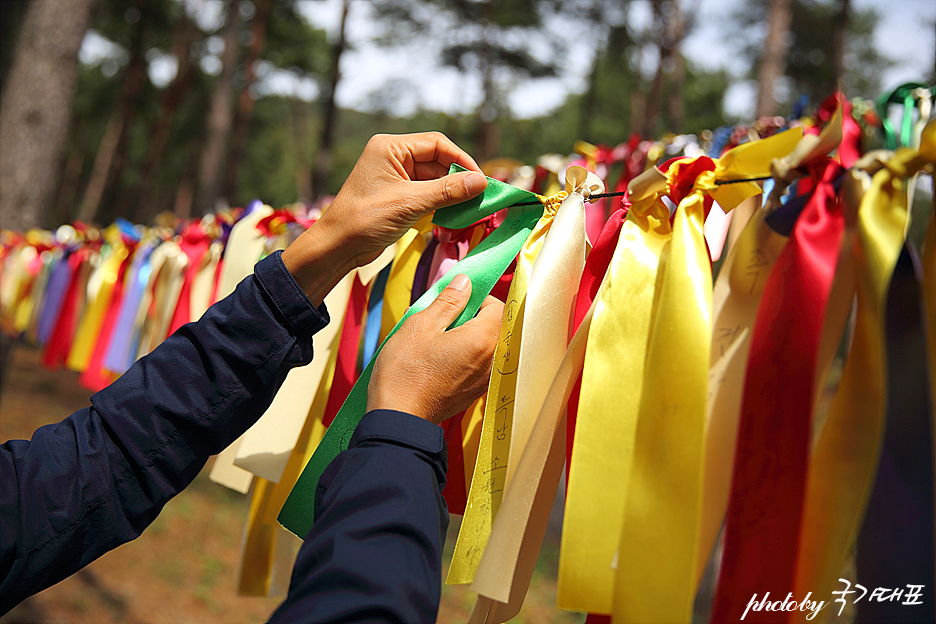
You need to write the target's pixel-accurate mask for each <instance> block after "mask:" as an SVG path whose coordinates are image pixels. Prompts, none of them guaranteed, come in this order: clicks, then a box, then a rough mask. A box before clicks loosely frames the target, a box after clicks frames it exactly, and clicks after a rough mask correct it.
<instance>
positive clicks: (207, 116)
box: [0, 0, 936, 624]
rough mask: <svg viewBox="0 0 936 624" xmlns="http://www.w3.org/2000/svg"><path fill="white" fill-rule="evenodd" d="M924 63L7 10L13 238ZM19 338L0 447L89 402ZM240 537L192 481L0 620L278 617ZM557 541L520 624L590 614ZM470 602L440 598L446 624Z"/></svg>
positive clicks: (561, 30) (421, 0)
mask: <svg viewBox="0 0 936 624" xmlns="http://www.w3.org/2000/svg"><path fill="white" fill-rule="evenodd" d="M882 42H884V43H887V44H888V45H882ZM934 63H936V3H934V2H933V1H932V0H565V1H560V0H499V1H496V0H370V1H365V0H0V228H9V229H13V230H18V231H20V232H23V231H26V230H27V229H29V228H32V227H44V228H55V227H57V226H59V225H61V224H64V223H71V222H72V221H74V220H81V221H84V222H86V223H92V224H96V225H99V226H106V225H108V224H110V223H111V222H113V221H114V220H115V219H117V218H119V217H123V218H126V219H128V220H130V221H132V222H134V223H141V224H149V223H152V222H153V221H154V220H155V219H157V218H158V215H160V214H161V213H167V212H168V213H169V218H171V216H172V215H173V214H174V215H175V216H176V217H197V216H200V215H203V214H206V213H209V212H212V211H214V210H216V209H218V208H219V207H224V206H243V205H245V204H246V203H247V202H249V201H250V200H252V199H254V198H258V199H260V200H262V201H264V202H265V203H268V204H270V205H272V206H274V207H281V206H283V205H286V204H291V203H293V202H297V201H301V202H307V203H308V202H314V201H320V200H323V201H327V198H328V196H329V195H331V194H334V193H335V192H337V190H338V188H339V187H340V185H341V183H342V181H343V180H344V179H345V177H346V175H347V173H348V172H349V171H350V169H351V167H352V166H353V164H354V162H355V160H356V159H357V157H358V155H359V154H360V152H361V150H362V148H363V146H364V144H365V142H366V141H367V139H368V138H369V137H370V136H371V135H373V134H375V133H378V132H390V133H402V132H417V131H425V130H440V131H442V132H444V133H446V134H447V135H448V136H450V137H451V138H452V139H453V140H454V141H455V142H456V143H458V144H459V145H461V146H462V147H463V148H464V149H465V150H467V151H468V152H469V153H470V154H472V155H473V156H474V157H475V158H476V160H478V162H484V161H486V160H487V159H489V158H493V157H510V158H514V159H516V160H518V161H520V162H523V163H527V164H535V163H536V161H537V159H538V158H539V156H541V155H543V154H547V153H560V154H568V153H570V152H571V151H572V149H573V145H574V143H575V141H576V140H579V139H582V140H586V141H589V142H591V143H594V144H602V145H607V146H614V145H617V144H619V143H621V142H624V141H627V140H629V139H630V138H631V137H632V136H633V135H635V134H636V135H638V136H639V137H642V138H645V139H658V138H661V137H663V136H664V135H666V134H673V133H692V134H697V135H699V137H700V138H701V141H702V142H703V144H704V143H705V141H706V140H707V137H709V136H710V135H709V134H707V132H708V131H711V130H714V129H716V128H718V127H721V126H723V125H734V124H737V123H752V122H754V121H755V120H756V119H758V118H761V117H765V116H766V117H770V116H775V115H783V116H791V115H796V114H798V113H799V112H801V111H802V112H806V113H809V112H811V111H812V110H813V109H814V108H815V106H816V105H817V104H818V103H819V102H820V101H821V100H822V99H824V98H825V97H826V96H828V95H830V94H831V93H832V92H833V91H834V90H835V88H836V86H837V85H839V86H841V88H842V89H843V90H844V92H845V93H846V95H847V96H849V97H850V98H870V99H873V98H876V97H877V96H879V95H880V94H881V93H883V92H885V91H887V90H891V89H894V88H895V87H897V86H898V85H899V84H901V83H902V82H907V81H920V82H926V83H929V84H933V83H934V82H936V67H934ZM13 344H14V343H13V342H12V341H11V340H10V339H9V338H8V337H6V336H0V376H6V377H7V380H6V385H5V387H4V392H3V403H2V409H0V414H2V417H0V427H2V431H0V440H6V439H10V438H21V437H22V438H26V437H29V436H30V435H31V432H32V431H34V430H35V429H36V428H37V427H38V426H40V425H43V424H46V423H52V422H57V421H58V420H60V419H61V418H62V417H63V416H64V415H66V414H68V413H71V412H72V411H74V410H77V409H80V408H82V407H84V406H86V405H87V402H88V392H87V391H86V390H85V389H84V388H81V387H79V385H78V383H77V373H72V372H71V371H48V370H45V369H43V368H42V367H41V366H40V365H39V357H38V351H37V350H36V349H35V348H31V347H28V346H27V345H25V344H24V345H23V346H22V348H17V349H15V350H12V345H13ZM3 373H6V375H3ZM561 489H562V488H560V494H561ZM555 510H558V512H557V513H555V514H554V515H555V517H556V518H558V519H559V520H558V523H561V502H560V503H557V507H556V508H555ZM555 510H554V511H555ZM243 522H244V498H243V497H242V496H240V495H238V494H235V493H233V492H230V491H228V490H226V489H224V488H221V487H218V486H216V485H214V484H211V483H209V482H208V479H207V476H206V474H205V473H204V472H203V473H202V474H201V475H199V477H198V479H196V481H195V483H194V484H193V485H192V486H191V487H189V488H187V489H186V491H185V492H183V493H182V494H180V495H179V496H178V497H177V498H176V499H174V500H173V501H172V502H170V504H169V505H167V507H166V508H165V509H164V511H163V512H162V513H161V514H160V516H159V518H158V519H157V521H156V522H155V523H154V524H153V525H152V526H151V527H150V528H149V529H147V532H146V535H145V536H144V539H140V540H136V541H134V542H133V543H131V544H128V545H126V546H124V547H122V548H119V549H116V550H115V551H113V552H112V553H109V554H108V555H105V556H104V557H102V558H101V559H99V560H98V561H96V562H95V563H93V564H92V565H91V566H89V567H88V568H85V569H84V570H82V571H81V572H79V573H78V574H76V575H74V576H73V577H71V578H70V579H67V580H66V581H63V582H62V583H60V584H59V585H57V586H55V587H53V588H50V589H49V590H46V591H45V592H42V593H41V594H40V595H38V596H35V597H33V598H31V599H29V600H27V601H26V602H24V603H23V604H22V605H20V606H19V607H18V608H17V609H15V610H14V611H13V612H11V613H10V614H8V615H7V616H4V617H0V622H2V623H4V624H6V623H13V622H32V621H62V622H65V621H79V622H92V621H93V622H139V621H153V622H156V621H176V622H205V621H216V622H234V621H238V622H252V621H257V622H259V621H265V619H266V618H267V617H268V616H269V614H270V613H271V611H272V610H273V609H274V608H275V606H276V604H277V603H278V599H274V598H266V599H263V598H246V597H239V596H237V595H236V587H235V585H236V576H237V568H238V565H239V557H240V540H239V537H240V532H241V530H242V527H243ZM457 528H458V521H457V518H456V519H454V520H453V524H452V526H451V528H450V531H449V536H448V540H447V542H446V550H445V553H446V558H448V557H450V556H451V548H452V544H453V540H454V536H455V534H456V533H457ZM553 529H554V530H552V531H550V532H548V533H547V536H546V541H545V544H544V546H543V550H542V551H541V554H540V562H539V564H538V566H537V572H536V574H535V575H534V578H533V583H532V585H531V588H530V592H529V593H528V596H527V601H526V603H525V606H524V610H523V611H522V612H521V614H520V615H519V616H518V617H517V619H516V620H515V621H516V622H524V621H526V622H545V621H551V622H581V621H582V619H583V617H584V616H582V615H580V614H571V613H562V612H559V611H557V610H556V609H555V569H556V564H557V558H558V535H559V533H558V531H559V528H558V527H555V526H554V527H553ZM472 603H473V598H472V594H471V592H470V591H469V590H468V588H467V587H466V586H446V587H445V588H444V589H443V596H442V605H441V609H440V615H439V621H442V622H448V621H464V620H465V618H466V617H467V614H468V612H469V611H470V609H471V605H472ZM850 617H851V616H850V614H849V613H846V614H845V617H844V618H842V619H837V620H835V621H836V623H837V624H840V623H844V622H849V621H851V620H850ZM700 621H701V620H700Z"/></svg>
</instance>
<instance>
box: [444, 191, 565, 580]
mask: <svg viewBox="0 0 936 624" xmlns="http://www.w3.org/2000/svg"><path fill="white" fill-rule="evenodd" d="M543 205H544V206H545V210H544V211H543V216H542V217H540V220H539V221H538V222H537V223H536V225H535V226H534V227H533V230H532V231H531V232H530V235H529V236H528V237H527V239H526V241H525V242H524V243H523V247H521V248H520V253H519V254H518V255H517V264H516V269H515V270H514V274H513V279H512V280H511V282H510V289H509V291H508V294H507V302H506V305H505V307H504V317H503V319H502V321H501V330H500V337H499V339H498V341H497V346H496V348H495V350H494V367H493V369H492V371H491V381H490V383H489V385H488V391H487V402H486V403H485V406H484V420H483V423H482V425H481V437H480V441H479V446H478V454H477V459H476V461H475V465H474V471H473V474H472V478H471V487H470V488H469V491H468V501H467V504H466V506H465V515H464V518H463V519H462V524H461V528H460V529H459V531H458V539H457V541H456V542H455V552H454V554H453V555H452V563H451V565H450V566H449V572H448V577H447V578H446V581H445V582H446V583H447V584H449V585H461V584H465V583H471V582H472V581H473V580H474V577H475V572H476V571H477V569H478V564H479V563H480V561H481V554H482V553H483V552H484V548H485V546H486V545H487V541H488V537H489V536H490V534H491V526H492V524H493V521H494V516H495V514H496V513H497V510H498V508H499V507H500V503H501V498H502V496H503V491H504V482H505V478H504V477H505V476H506V475H505V472H506V468H505V467H506V466H507V459H508V453H509V450H510V435H511V425H512V423H513V410H514V396H515V392H516V383H517V363H518V361H519V359H520V349H519V344H520V334H521V332H522V327H523V311H524V304H525V301H526V293H527V283H528V281H529V278H530V273H531V272H532V269H533V264H534V262H535V261H536V257H537V256H538V255H539V253H540V249H541V248H542V246H543V241H544V240H545V238H546V233H547V232H548V231H549V227H550V225H551V224H552V222H553V217H554V216H555V214H556V208H558V203H557V202H555V201H544V202H543Z"/></svg>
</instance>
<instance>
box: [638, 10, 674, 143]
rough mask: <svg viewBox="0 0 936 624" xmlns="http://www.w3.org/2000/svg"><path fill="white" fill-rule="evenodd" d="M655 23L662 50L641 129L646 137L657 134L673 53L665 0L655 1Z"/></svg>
mask: <svg viewBox="0 0 936 624" xmlns="http://www.w3.org/2000/svg"><path fill="white" fill-rule="evenodd" d="M653 21H654V24H655V25H656V26H655V28H654V30H656V31H657V32H659V33H660V34H659V39H658V41H657V46H659V48H660V59H659V61H658V62H657V70H656V74H655V75H654V76H653V82H652V83H651V85H650V93H649V94H648V95H647V105H646V109H645V110H644V116H643V124H642V126H641V129H640V134H641V135H642V136H645V137H649V136H653V135H654V134H655V127H656V121H657V116H658V115H659V112H660V99H661V95H662V92H663V74H664V67H665V66H666V62H667V60H669V58H670V56H671V55H672V53H673V50H672V48H671V47H670V43H669V41H668V39H669V37H668V33H667V32H666V31H667V25H666V20H665V19H664V16H663V0H653Z"/></svg>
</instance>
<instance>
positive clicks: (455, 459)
mask: <svg viewBox="0 0 936 624" xmlns="http://www.w3.org/2000/svg"><path fill="white" fill-rule="evenodd" d="M464 416H465V412H461V413H460V414H456V415H455V416H452V417H451V418H449V419H448V420H446V421H445V422H444V423H442V429H443V430H444V431H445V444H446V445H447V446H448V472H446V473H445V475H446V476H445V489H444V490H442V497H443V498H444V499H445V504H446V505H448V510H449V513H454V514H460V515H464V514H465V505H466V504H467V502H468V493H467V492H465V450H464V448H463V447H464V444H463V441H462V419H463V418H464ZM472 470H474V466H472Z"/></svg>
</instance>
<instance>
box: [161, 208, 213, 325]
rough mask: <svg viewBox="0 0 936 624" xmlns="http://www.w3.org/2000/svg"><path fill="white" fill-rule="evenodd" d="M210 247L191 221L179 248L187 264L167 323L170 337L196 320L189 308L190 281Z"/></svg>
mask: <svg viewBox="0 0 936 624" xmlns="http://www.w3.org/2000/svg"><path fill="white" fill-rule="evenodd" d="M210 245H211V240H209V238H208V235H207V234H206V233H205V231H204V230H203V229H202V228H201V223H200V222H199V221H193V222H192V223H190V224H189V225H188V226H186V228H185V229H184V230H183V231H182V242H181V243H180V244H179V247H181V248H182V252H183V253H184V254H185V256H186V258H188V264H186V265H185V281H184V282H182V290H181V291H180V292H179V302H178V303H177V304H176V309H175V312H173V313H172V321H170V323H169V335H170V336H171V335H172V334H174V333H175V330H177V329H179V328H180V327H182V326H183V325H185V324H186V323H188V322H190V321H193V320H197V319H193V318H192V313H191V309H190V307H189V305H190V302H191V298H192V281H193V280H194V279H195V276H196V275H197V274H198V270H199V269H200V268H201V263H202V260H203V259H204V257H205V254H206V253H207V252H208V247H209V246H210Z"/></svg>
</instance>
